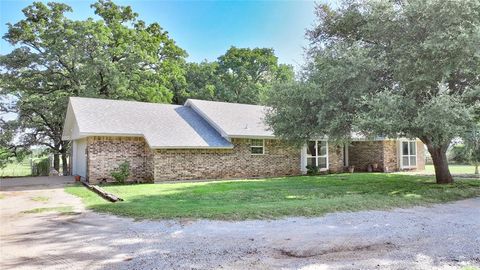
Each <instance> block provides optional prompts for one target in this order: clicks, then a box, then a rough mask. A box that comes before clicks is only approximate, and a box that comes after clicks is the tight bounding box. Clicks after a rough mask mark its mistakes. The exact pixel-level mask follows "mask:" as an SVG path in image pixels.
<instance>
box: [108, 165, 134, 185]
mask: <svg viewBox="0 0 480 270" xmlns="http://www.w3.org/2000/svg"><path fill="white" fill-rule="evenodd" d="M111 175H112V177H113V178H114V179H115V181H117V182H118V183H124V182H125V180H126V179H127V178H128V176H129V175H130V163H129V162H128V161H125V162H123V163H120V165H118V168H117V169H116V170H114V171H113V172H112V173H111Z"/></svg>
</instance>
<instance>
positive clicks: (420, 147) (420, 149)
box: [417, 141, 425, 171]
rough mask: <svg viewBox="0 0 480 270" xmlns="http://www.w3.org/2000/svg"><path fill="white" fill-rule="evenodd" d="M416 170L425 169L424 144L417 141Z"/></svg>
mask: <svg viewBox="0 0 480 270" xmlns="http://www.w3.org/2000/svg"><path fill="white" fill-rule="evenodd" d="M417 170H420V171H423V170H425V145H424V144H423V142H421V141H417Z"/></svg>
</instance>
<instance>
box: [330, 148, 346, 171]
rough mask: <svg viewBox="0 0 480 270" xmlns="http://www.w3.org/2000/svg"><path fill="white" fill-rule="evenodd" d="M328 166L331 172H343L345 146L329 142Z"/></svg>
mask: <svg viewBox="0 0 480 270" xmlns="http://www.w3.org/2000/svg"><path fill="white" fill-rule="evenodd" d="M328 168H329V170H330V171H331V172H343V146H339V145H334V144H332V143H329V144H328Z"/></svg>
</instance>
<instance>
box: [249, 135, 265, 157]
mask: <svg viewBox="0 0 480 270" xmlns="http://www.w3.org/2000/svg"><path fill="white" fill-rule="evenodd" d="M252 140H262V146H259V145H252ZM252 147H257V148H260V147H262V153H261V154H260V153H259V154H256V153H252ZM250 155H252V156H261V155H265V139H250Z"/></svg>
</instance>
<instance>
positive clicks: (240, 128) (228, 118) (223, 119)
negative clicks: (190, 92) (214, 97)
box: [185, 99, 275, 138]
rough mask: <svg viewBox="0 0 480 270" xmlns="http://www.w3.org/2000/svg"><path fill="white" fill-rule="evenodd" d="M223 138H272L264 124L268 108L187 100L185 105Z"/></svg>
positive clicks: (270, 132)
mask: <svg viewBox="0 0 480 270" xmlns="http://www.w3.org/2000/svg"><path fill="white" fill-rule="evenodd" d="M185 106H189V107H191V108H192V109H194V110H195V111H196V112H197V113H198V114H200V115H201V116H202V117H203V118H205V120H207V121H208V122H209V123H210V124H212V126H213V127H215V129H217V131H218V132H220V134H222V135H223V136H225V137H230V138H231V137H247V138H255V137H257V138H274V137H275V136H274V135H273V131H272V130H270V129H269V128H268V126H267V125H266V124H265V122H264V118H265V113H266V110H267V109H268V107H265V106H258V105H249V104H239V103H227V102H216V101H206V100H197V99H189V100H187V102H186V103H185Z"/></svg>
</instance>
